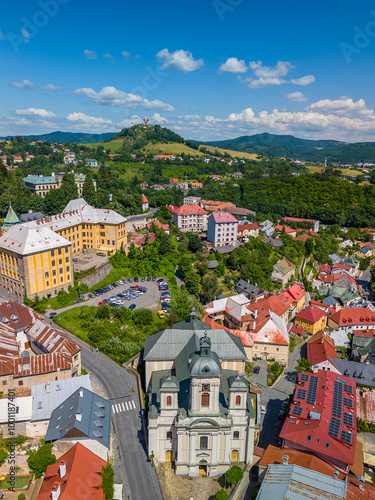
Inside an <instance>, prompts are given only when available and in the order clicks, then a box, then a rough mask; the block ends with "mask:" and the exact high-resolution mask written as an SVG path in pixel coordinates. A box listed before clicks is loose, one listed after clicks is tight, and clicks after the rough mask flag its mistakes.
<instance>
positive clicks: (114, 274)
mask: <svg viewBox="0 0 375 500" xmlns="http://www.w3.org/2000/svg"><path fill="white" fill-rule="evenodd" d="M133 277H134V276H130V275H129V269H127V268H124V269H122V268H115V269H112V271H111V272H110V273H109V274H108V276H107V277H106V278H104V280H102V281H99V283H97V284H96V285H94V286H92V287H91V288H90V290H89V291H90V292H93V291H95V290H98V288H103V286H106V285H110V284H111V283H113V282H115V281H118V280H120V279H125V278H133Z"/></svg>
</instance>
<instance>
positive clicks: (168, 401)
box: [167, 396, 172, 406]
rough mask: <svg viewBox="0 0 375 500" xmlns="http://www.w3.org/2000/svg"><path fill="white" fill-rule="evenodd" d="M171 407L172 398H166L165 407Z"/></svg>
mask: <svg viewBox="0 0 375 500" xmlns="http://www.w3.org/2000/svg"><path fill="white" fill-rule="evenodd" d="M171 405H172V396H167V406H171Z"/></svg>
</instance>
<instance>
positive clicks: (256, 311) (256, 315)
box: [254, 307, 258, 319]
mask: <svg viewBox="0 0 375 500" xmlns="http://www.w3.org/2000/svg"><path fill="white" fill-rule="evenodd" d="M257 317H258V308H257V307H256V308H255V311H254V319H257Z"/></svg>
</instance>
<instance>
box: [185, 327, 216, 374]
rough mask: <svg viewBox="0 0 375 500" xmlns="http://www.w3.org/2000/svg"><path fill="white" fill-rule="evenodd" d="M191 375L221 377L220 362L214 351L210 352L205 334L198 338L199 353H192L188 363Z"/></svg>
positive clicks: (209, 340) (209, 342)
mask: <svg viewBox="0 0 375 500" xmlns="http://www.w3.org/2000/svg"><path fill="white" fill-rule="evenodd" d="M190 376H191V377H204V378H206V377H221V363H220V359H219V356H218V355H217V354H216V352H211V339H210V338H209V337H207V334H206V335H205V336H204V337H202V338H201V340H200V351H199V354H197V353H196V354H194V355H193V357H192V361H191V365H190Z"/></svg>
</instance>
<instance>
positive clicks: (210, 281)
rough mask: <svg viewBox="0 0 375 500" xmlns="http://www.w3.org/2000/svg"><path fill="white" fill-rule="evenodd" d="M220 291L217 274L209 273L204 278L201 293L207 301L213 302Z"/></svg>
mask: <svg viewBox="0 0 375 500" xmlns="http://www.w3.org/2000/svg"><path fill="white" fill-rule="evenodd" d="M217 291H218V281H217V277H216V276H215V274H209V275H208V276H205V277H204V278H203V280H202V285H201V294H202V298H203V300H204V302H205V303H207V302H211V300H213V299H214V298H215V295H216V293H217Z"/></svg>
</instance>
